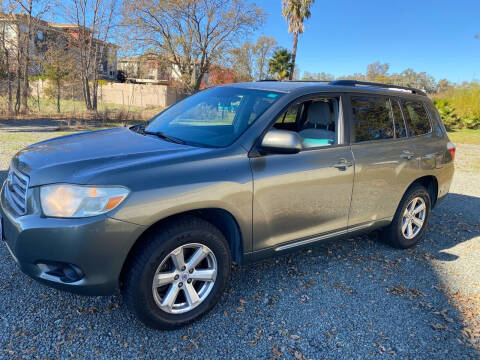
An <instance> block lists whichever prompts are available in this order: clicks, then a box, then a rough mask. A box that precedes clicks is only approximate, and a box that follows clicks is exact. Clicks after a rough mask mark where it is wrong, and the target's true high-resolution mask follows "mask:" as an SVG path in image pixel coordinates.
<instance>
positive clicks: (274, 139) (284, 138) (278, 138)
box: [260, 130, 302, 154]
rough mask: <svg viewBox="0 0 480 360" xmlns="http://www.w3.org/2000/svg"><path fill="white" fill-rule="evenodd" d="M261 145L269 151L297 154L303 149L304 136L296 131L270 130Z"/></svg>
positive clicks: (265, 150) (262, 148)
mask: <svg viewBox="0 0 480 360" xmlns="http://www.w3.org/2000/svg"><path fill="white" fill-rule="evenodd" d="M260 147H261V150H263V151H264V152H268V153H277V154H296V153H298V152H300V151H302V138H301V137H300V135H298V133H296V132H294V131H285V130H270V131H269V132H267V133H266V134H265V136H264V137H263V140H262V143H261V145H260Z"/></svg>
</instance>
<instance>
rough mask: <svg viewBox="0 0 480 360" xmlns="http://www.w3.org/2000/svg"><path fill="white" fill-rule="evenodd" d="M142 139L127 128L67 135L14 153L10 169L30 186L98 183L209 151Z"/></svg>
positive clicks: (208, 149) (158, 140)
mask: <svg viewBox="0 0 480 360" xmlns="http://www.w3.org/2000/svg"><path fill="white" fill-rule="evenodd" d="M212 150H213V149H210V148H198V147H192V146H187V145H182V144H176V143H172V142H168V141H165V140H162V139H160V138H156V137H154V136H144V135H141V134H138V133H136V132H134V131H131V130H129V129H128V128H114V129H107V130H98V131H90V132H84V133H79V134H73V135H67V136H63V137H59V138H54V139H51V140H47V141H43V142H40V143H37V144H33V145H30V146H28V147H27V148H25V149H23V150H22V151H20V152H19V153H17V154H16V155H15V156H14V158H13V159H12V164H13V166H14V167H15V168H16V169H18V170H20V171H21V172H22V173H24V174H26V175H28V176H29V177H30V186H37V185H44V184H48V183H56V182H71V183H77V184H88V183H91V182H90V181H92V180H93V179H98V180H99V181H100V183H99V184H101V183H102V181H101V179H102V177H103V178H105V174H112V172H115V171H120V169H125V168H128V167H132V166H133V167H140V166H148V164H151V163H155V165H156V166H158V165H159V162H172V161H179V158H185V157H187V156H193V155H198V154H201V153H205V152H209V151H212Z"/></svg>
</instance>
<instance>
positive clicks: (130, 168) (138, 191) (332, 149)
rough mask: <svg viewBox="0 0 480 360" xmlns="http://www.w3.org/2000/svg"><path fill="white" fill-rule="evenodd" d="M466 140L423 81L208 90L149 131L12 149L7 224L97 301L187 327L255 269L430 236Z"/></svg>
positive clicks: (43, 264)
mask: <svg viewBox="0 0 480 360" xmlns="http://www.w3.org/2000/svg"><path fill="white" fill-rule="evenodd" d="M454 155H455V146H454V145H453V144H452V143H451V142H449V139H448V137H447V134H446V132H445V128H444V126H443V124H442V121H441V119H440V116H439V114H438V112H437V111H436V110H435V108H434V106H433V104H432V102H431V101H430V99H429V98H428V97H427V96H426V95H425V94H424V93H423V92H422V91H420V90H416V89H412V88H405V87H399V86H394V85H387V84H376V83H366V82H358V81H351V80H338V81H333V82H330V83H320V82H318V83H316V82H280V81H261V82H255V83H241V84H231V85H226V86H220V87H215V88H211V89H208V90H204V91H202V92H199V93H197V94H195V95H193V96H190V97H188V98H186V99H185V100H183V101H181V102H179V103H177V104H176V105H174V106H172V107H170V108H168V109H166V110H165V111H163V112H162V113H160V114H159V115H157V116H156V117H154V118H153V119H151V120H150V121H148V122H147V123H145V124H141V125H136V126H133V127H131V128H126V127H124V128H115V129H108V130H100V131H92V132H85V133H79V134H75V135H69V136H64V137H60V138H56V139H53V140H48V141H44V142H40V143H38V144H34V145H31V146H29V147H27V148H25V149H24V150H22V151H20V152H19V153H18V154H16V155H15V156H14V158H13V159H12V162H11V166H10V170H9V173H8V178H7V180H6V181H5V183H4V184H3V187H2V191H1V198H0V224H1V227H0V233H1V238H2V239H3V240H4V241H5V245H6V246H7V247H8V249H9V251H10V253H11V254H12V256H13V258H14V259H15V261H16V262H17V263H18V265H19V266H20V268H21V269H22V271H23V272H25V273H26V274H28V275H29V276H31V277H33V278H34V279H36V280H38V281H40V282H42V283H44V284H47V285H49V286H53V287H57V288H60V289H64V290H68V291H72V292H76V293H80V294H88V295H106V294H112V293H114V292H115V291H116V289H120V290H121V292H122V294H123V297H124V300H125V302H126V303H127V304H128V306H129V308H130V309H131V310H132V311H133V312H134V313H135V314H136V315H137V317H138V318H139V319H140V320H141V321H142V322H144V323H145V324H146V325H148V326H151V327H154V328H164V329H165V328H167V329H168V328H174V327H178V326H182V325H185V324H187V323H189V322H191V321H193V320H195V319H197V318H198V317H200V316H201V315H203V314H205V313H206V312H207V311H208V310H209V309H210V308H212V307H213V306H214V304H215V303H216V302H217V301H218V300H219V299H220V297H221V295H222V292H223V290H224V288H225V286H226V285H227V283H228V279H229V276H230V271H231V265H232V261H233V262H236V263H238V264H246V263H248V262H251V261H255V260H259V259H263V258H266V257H270V256H272V255H275V254H281V253H284V252H285V251H289V250H294V249H298V248H300V247H302V246H309V245H310V246H311V245H313V244H314V243H318V242H321V241H324V240H331V239H338V238H341V237H353V236H356V235H359V234H361V233H365V232H369V231H373V230H378V231H379V233H380V234H381V237H382V238H383V239H385V241H388V242H389V243H390V244H392V245H393V246H395V247H397V248H407V247H410V246H413V245H414V244H416V243H417V242H418V241H419V240H420V239H421V238H422V237H423V236H424V234H425V230H426V227H427V223H428V219H429V216H430V212H431V210H432V209H433V208H434V207H435V205H437V204H438V202H439V201H440V200H441V199H442V198H444V197H445V195H446V194H447V193H448V190H449V187H450V183H451V180H452V176H453V172H454V167H453V159H454Z"/></svg>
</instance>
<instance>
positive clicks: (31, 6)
mask: <svg viewBox="0 0 480 360" xmlns="http://www.w3.org/2000/svg"><path fill="white" fill-rule="evenodd" d="M49 9H50V6H49V2H48V1H46V0H12V10H13V12H16V13H17V15H15V20H16V22H17V30H16V31H17V45H16V50H17V54H16V62H17V64H16V67H17V89H16V90H17V96H16V105H15V110H16V112H17V113H18V112H20V111H21V112H23V113H26V112H28V95H29V90H30V84H29V81H28V77H29V75H30V74H31V71H30V70H31V64H32V62H33V61H34V60H37V59H36V56H37V55H38V54H37V53H36V50H37V49H36V46H35V42H34V41H35V36H36V34H37V30H38V28H39V24H40V23H41V21H42V20H41V19H42V17H44V16H45V15H46V14H47V13H48V11H49Z"/></svg>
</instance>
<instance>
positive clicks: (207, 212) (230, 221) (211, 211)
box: [120, 208, 243, 281]
mask: <svg viewBox="0 0 480 360" xmlns="http://www.w3.org/2000/svg"><path fill="white" fill-rule="evenodd" d="M187 216H195V217H198V218H201V219H203V220H205V221H208V222H209V223H211V224H212V225H214V226H215V227H217V228H218V229H219V230H220V232H221V233H222V234H223V236H225V239H226V240H227V242H228V245H229V247H230V253H231V255H232V260H233V261H234V262H236V263H237V264H242V263H243V237H242V232H241V229H240V226H239V224H238V222H237V220H236V219H235V217H234V216H233V215H232V214H231V213H230V212H229V211H227V210H225V209H222V208H203V209H195V210H189V211H184V212H180V213H177V214H173V215H169V216H167V217H165V218H163V219H160V220H158V221H157V222H155V223H154V224H152V225H151V226H149V227H148V228H147V229H145V231H144V232H143V233H142V234H141V235H140V236H139V237H138V239H137V240H136V241H135V243H134V244H133V246H132V247H131V248H130V251H129V252H128V255H127V257H126V259H125V261H124V262H123V266H122V270H121V272H120V281H121V279H122V278H123V276H124V272H125V269H127V268H128V263H129V261H130V260H131V258H132V256H133V254H134V253H135V252H136V250H137V249H138V248H139V247H141V246H142V245H143V244H144V242H145V241H147V239H148V235H149V234H150V233H151V232H153V231H155V230H156V229H158V228H159V227H161V226H168V224H169V223H172V222H175V221H177V220H179V219H180V218H182V217H187Z"/></svg>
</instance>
